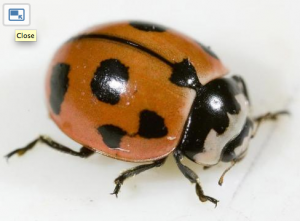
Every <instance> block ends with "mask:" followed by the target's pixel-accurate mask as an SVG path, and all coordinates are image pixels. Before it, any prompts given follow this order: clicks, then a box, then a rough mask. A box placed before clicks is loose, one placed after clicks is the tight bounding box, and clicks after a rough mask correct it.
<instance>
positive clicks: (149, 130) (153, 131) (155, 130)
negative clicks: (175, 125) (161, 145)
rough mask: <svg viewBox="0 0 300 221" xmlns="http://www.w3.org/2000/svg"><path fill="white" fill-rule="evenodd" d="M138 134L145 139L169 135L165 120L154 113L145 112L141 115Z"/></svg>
mask: <svg viewBox="0 0 300 221" xmlns="http://www.w3.org/2000/svg"><path fill="white" fill-rule="evenodd" d="M138 134H139V135H140V136H141V137H145V138H160V137H164V136H166V135H167V134H168V128H167V127H166V126H165V122H164V119H163V118H162V117H161V116H159V115H158V114H157V113H155V112H154V111H149V110H143V111H142V112H141V113H140V127H139V131H138Z"/></svg>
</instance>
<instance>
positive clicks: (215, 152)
mask: <svg viewBox="0 0 300 221" xmlns="http://www.w3.org/2000/svg"><path fill="white" fill-rule="evenodd" d="M235 98H236V100H237V102H238V103H239V104H240V106H241V110H240V112H239V113H238V114H233V115H231V114H228V113H227V115H228V118H229V126H228V128H227V129H226V131H225V132H224V133H223V134H221V135H219V134H217V132H216V131H215V130H213V129H212V130H211V131H210V132H209V133H208V135H207V137H206V139H205V142H204V151H203V152H202V153H198V154H195V156H194V157H193V158H194V161H195V162H196V163H198V164H203V165H215V164H217V163H218V162H219V161H220V158H221V153H222V150H223V148H224V147H225V145H226V144H227V143H228V142H229V141H230V140H232V139H233V138H235V137H236V136H237V135H238V134H239V133H240V132H241V131H242V129H243V126H244V124H245V122H246V119H247V117H248V114H249V101H248V100H247V98H246V97H245V95H244V94H238V95H236V96H235ZM212 102H214V105H216V106H217V105H218V101H214V100H213V101H212Z"/></svg>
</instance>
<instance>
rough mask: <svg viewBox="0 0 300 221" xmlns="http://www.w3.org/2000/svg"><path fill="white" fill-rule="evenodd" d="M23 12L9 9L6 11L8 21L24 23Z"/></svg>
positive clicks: (17, 9)
mask: <svg viewBox="0 0 300 221" xmlns="http://www.w3.org/2000/svg"><path fill="white" fill-rule="evenodd" d="M24 19H25V10H24V8H11V9H8V20H10V21H24Z"/></svg>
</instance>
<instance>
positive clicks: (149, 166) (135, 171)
mask: <svg viewBox="0 0 300 221" xmlns="http://www.w3.org/2000/svg"><path fill="white" fill-rule="evenodd" d="M166 159H167V158H163V159H160V160H156V161H154V162H153V163H150V164H144V165H139V166H136V167H133V168H131V169H129V170H126V171H124V172H123V173H121V174H120V176H118V177H117V178H116V179H115V184H116V187H115V189H114V191H113V192H112V193H111V194H115V195H116V197H118V193H119V192H120V189H121V186H122V185H123V183H124V181H125V180H126V179H128V178H130V177H133V176H135V175H137V174H139V173H141V172H144V171H146V170H149V169H152V168H154V167H160V166H162V165H163V164H164V163H165V162H166Z"/></svg>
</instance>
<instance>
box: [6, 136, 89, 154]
mask: <svg viewBox="0 0 300 221" xmlns="http://www.w3.org/2000/svg"><path fill="white" fill-rule="evenodd" d="M38 142H42V143H44V144H47V146H49V147H51V148H53V149H55V150H58V151H60V152H63V153H67V154H70V155H73V156H78V157H82V158H87V157H89V156H91V155H92V154H93V153H94V151H92V150H90V149H88V148H86V147H82V148H81V149H80V150H79V152H76V151H74V150H72V149H70V148H68V147H66V146H64V145H62V144H59V143H57V142H55V141H54V140H52V139H51V138H49V137H46V136H39V137H38V138H37V139H35V140H34V141H32V142H30V143H29V144H27V145H26V146H25V147H23V148H19V149H16V150H14V151H12V152H10V153H9V154H7V155H6V156H5V157H6V159H9V158H10V157H12V156H13V155H15V154H18V155H19V156H22V155H23V154H25V153H26V152H27V151H28V150H31V149H32V148H33V147H35V146H36V144H37V143H38Z"/></svg>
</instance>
